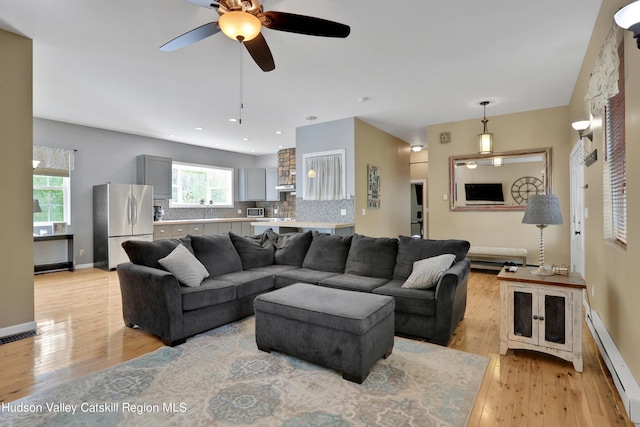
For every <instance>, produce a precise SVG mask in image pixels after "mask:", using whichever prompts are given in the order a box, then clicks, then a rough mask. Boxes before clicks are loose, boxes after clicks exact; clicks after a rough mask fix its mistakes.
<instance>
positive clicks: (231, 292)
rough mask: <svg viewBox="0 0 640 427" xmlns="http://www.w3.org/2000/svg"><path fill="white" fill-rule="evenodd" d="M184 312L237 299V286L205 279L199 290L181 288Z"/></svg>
mask: <svg viewBox="0 0 640 427" xmlns="http://www.w3.org/2000/svg"><path fill="white" fill-rule="evenodd" d="M180 293H181V294H182V310H184V311H189V310H196V309H198V308H204V307H210V306H212V305H216V304H222V303H224V302H229V301H234V300H235V299H236V285H234V284H233V283H229V282H225V281H223V280H215V279H205V280H204V281H203V282H202V284H201V285H200V286H198V287H197V288H188V287H185V286H182V287H180Z"/></svg>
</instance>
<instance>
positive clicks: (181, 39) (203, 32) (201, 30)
mask: <svg viewBox="0 0 640 427" xmlns="http://www.w3.org/2000/svg"><path fill="white" fill-rule="evenodd" d="M218 32H220V27H218V23H217V22H209V23H208V24H204V25H203V26H201V27H198V28H195V29H193V30H191V31H188V32H186V33H184V34H182V35H181V36H178V37H176V38H175V39H173V40H171V41H170V42H167V43H165V44H163V45H162V46H160V50H162V51H165V52H171V51H173V50H176V49H180V48H182V47H185V46H189V45H190V44H193V43H195V42H199V41H200V40H202V39H206V38H207V37H210V36H212V35H214V34H216V33H218Z"/></svg>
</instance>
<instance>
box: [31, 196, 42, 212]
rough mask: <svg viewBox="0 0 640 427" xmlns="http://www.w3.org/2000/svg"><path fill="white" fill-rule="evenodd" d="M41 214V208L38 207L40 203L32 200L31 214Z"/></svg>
mask: <svg viewBox="0 0 640 427" xmlns="http://www.w3.org/2000/svg"><path fill="white" fill-rule="evenodd" d="M38 212H42V208H41V207H40V202H38V199H33V213H38Z"/></svg>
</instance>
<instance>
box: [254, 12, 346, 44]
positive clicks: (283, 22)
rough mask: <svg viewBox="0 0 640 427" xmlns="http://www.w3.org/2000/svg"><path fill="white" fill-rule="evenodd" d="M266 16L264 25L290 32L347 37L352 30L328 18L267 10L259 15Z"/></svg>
mask: <svg viewBox="0 0 640 427" xmlns="http://www.w3.org/2000/svg"><path fill="white" fill-rule="evenodd" d="M262 16H264V17H266V18H267V19H266V22H264V23H263V25H264V26H265V27H267V28H270V29H272V30H279V31H288V32H290V33H298V34H307V35H310V36H322V37H340V38H345V37H347V36H348V35H349V33H350V32H351V27H349V26H348V25H344V24H340V23H338V22H333V21H327V20H326V19H320V18H314V17H312V16H305V15H296V14H293V13H286V12H274V11H267V12H263V13H260V14H259V15H258V17H262Z"/></svg>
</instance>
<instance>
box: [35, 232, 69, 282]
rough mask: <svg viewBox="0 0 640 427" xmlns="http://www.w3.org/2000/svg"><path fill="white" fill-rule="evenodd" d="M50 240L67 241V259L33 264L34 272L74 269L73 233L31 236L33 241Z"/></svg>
mask: <svg viewBox="0 0 640 427" xmlns="http://www.w3.org/2000/svg"><path fill="white" fill-rule="evenodd" d="M51 240H66V241H67V261H66V262H54V263H49V264H34V265H33V272H34V273H45V272H47V271H54V270H65V269H66V270H69V271H73V270H74V269H75V267H74V265H73V234H49V235H44V236H33V242H34V243H38V242H46V241H51Z"/></svg>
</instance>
